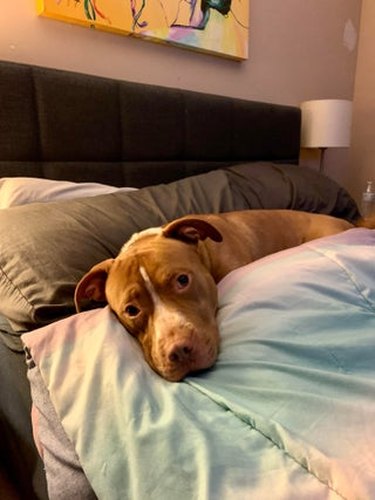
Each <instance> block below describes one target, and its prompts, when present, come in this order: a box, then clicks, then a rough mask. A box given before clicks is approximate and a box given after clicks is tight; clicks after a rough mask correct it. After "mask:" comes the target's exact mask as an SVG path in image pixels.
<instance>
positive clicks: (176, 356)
mask: <svg viewBox="0 0 375 500" xmlns="http://www.w3.org/2000/svg"><path fill="white" fill-rule="evenodd" d="M192 352H193V346H192V344H191V342H189V341H188V340H185V341H183V342H178V343H175V344H174V345H173V346H172V348H171V350H170V351H169V353H168V359H169V361H171V362H172V363H182V362H184V361H188V360H189V359H190V358H191V355H192Z"/></svg>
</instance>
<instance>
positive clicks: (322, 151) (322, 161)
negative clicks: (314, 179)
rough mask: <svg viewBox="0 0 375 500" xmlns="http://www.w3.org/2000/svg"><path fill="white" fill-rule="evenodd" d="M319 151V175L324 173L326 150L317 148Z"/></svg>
mask: <svg viewBox="0 0 375 500" xmlns="http://www.w3.org/2000/svg"><path fill="white" fill-rule="evenodd" d="M319 149H320V162H319V172H320V173H321V174H323V173H324V153H325V152H326V149H327V148H319Z"/></svg>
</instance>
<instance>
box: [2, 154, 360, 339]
mask: <svg viewBox="0 0 375 500" xmlns="http://www.w3.org/2000/svg"><path fill="white" fill-rule="evenodd" d="M247 208H294V209H299V210H310V211H317V212H324V213H331V214H333V215H337V216H340V217H344V218H348V219H353V218H355V217H357V216H358V215H359V214H358V210H357V207H356V205H355V203H354V202H353V200H352V199H351V198H350V196H349V195H348V194H347V193H346V192H345V191H344V190H343V189H342V188H340V187H339V186H337V184H335V183H334V182H333V181H330V180H329V179H328V178H326V177H324V176H320V175H319V174H316V173H315V172H312V171H309V170H307V169H304V168H299V167H296V166H294V165H293V166H290V165H289V166H282V165H272V164H264V163H262V164H257V163H255V164H246V165H242V166H236V167H231V168H228V169H227V170H217V171H214V172H209V173H208V174H203V175H199V176H194V177H190V178H187V179H183V180H180V181H177V182H174V183H171V184H166V185H159V186H153V187H149V188H144V189H141V190H139V191H136V192H130V193H123V192H119V193H114V194H107V195H102V196H97V197H93V198H83V199H79V200H73V201H61V202H56V203H48V204H37V203H36V204H31V205H25V206H20V207H13V208H9V209H5V210H0V297H1V300H0V314H3V315H4V316H5V317H7V318H8V320H9V321H10V323H11V325H12V327H13V329H14V330H16V331H17V332H23V331H25V330H29V329H33V328H36V327H39V326H43V325H45V324H48V323H51V322H52V321H55V320H57V319H61V318H63V317H66V316H68V315H70V314H72V313H74V305H73V295H74V288H75V286H76V283H77V282H78V281H79V279H80V278H81V277H82V276H83V275H84V274H85V272H87V270H88V269H89V268H90V267H91V266H93V265H94V264H95V263H97V262H99V261H101V260H104V259H107V258H109V257H114V256H115V255H116V254H117V253H118V251H119V250H120V248H121V246H122V245H123V243H124V242H125V241H126V240H127V239H128V238H129V237H130V236H131V234H133V233H134V232H136V231H139V230H141V229H144V228H146V227H151V226H158V225H161V224H163V223H165V222H167V221H169V220H173V219H175V218H177V217H180V216H182V215H184V214H188V213H209V212H225V211H231V210H244V209H247Z"/></svg>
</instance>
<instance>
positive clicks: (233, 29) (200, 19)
mask: <svg viewBox="0 0 375 500" xmlns="http://www.w3.org/2000/svg"><path fill="white" fill-rule="evenodd" d="M37 9H38V13H39V14H40V15H43V16H47V17H51V18H53V19H59V20H63V21H67V22H72V23H78V24H82V25H85V26H89V27H92V28H97V29H101V30H107V31H112V32H116V33H120V34H124V35H132V36H138V37H142V38H146V39H149V40H153V41H156V42H165V43H170V44H173V45H178V46H181V47H185V48H190V49H194V50H198V51H202V52H209V53H212V54H216V55H220V56H224V57H230V58H234V59H247V57H248V35H249V0H37Z"/></svg>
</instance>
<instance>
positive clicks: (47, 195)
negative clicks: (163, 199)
mask: <svg viewBox="0 0 375 500" xmlns="http://www.w3.org/2000/svg"><path fill="white" fill-rule="evenodd" d="M135 189H136V188H131V187H123V188H117V187H114V186H108V185H107V184H98V183H96V182H70V181H54V180H50V179H38V178H35V177H3V178H1V179H0V209H1V208H9V207H12V206H17V205H27V204H28V203H35V202H38V203H46V202H49V201H58V200H71V199H73V198H85V197H88V196H97V195H100V194H108V193H113V192H117V191H134V190H135Z"/></svg>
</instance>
